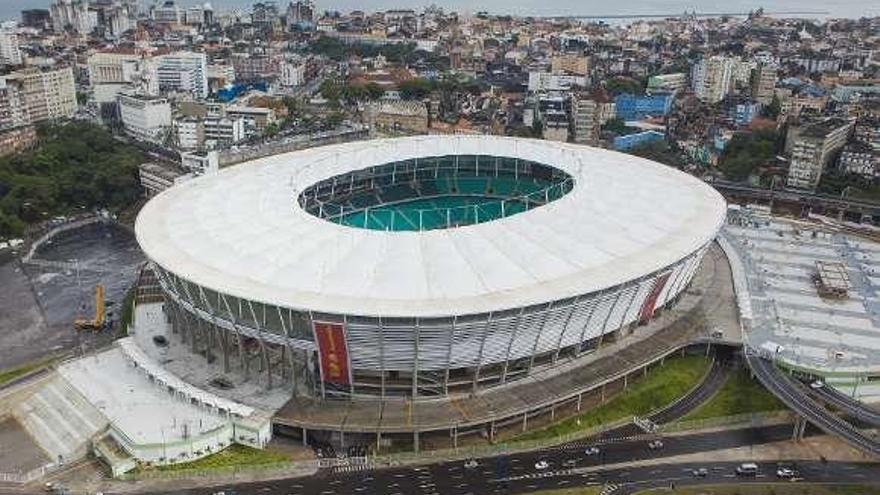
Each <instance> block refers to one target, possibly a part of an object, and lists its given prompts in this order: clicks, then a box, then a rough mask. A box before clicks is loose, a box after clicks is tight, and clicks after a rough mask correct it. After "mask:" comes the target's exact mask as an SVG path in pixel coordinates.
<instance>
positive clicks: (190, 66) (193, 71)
mask: <svg viewBox="0 0 880 495" xmlns="http://www.w3.org/2000/svg"><path fill="white" fill-rule="evenodd" d="M155 60H156V73H157V75H158V79H159V89H160V90H161V91H164V92H174V93H189V94H191V95H192V96H193V97H195V98H207V97H208V59H207V57H206V56H205V54H204V53H195V52H176V53H171V54H168V55H162V56H159V57H156V59H155Z"/></svg>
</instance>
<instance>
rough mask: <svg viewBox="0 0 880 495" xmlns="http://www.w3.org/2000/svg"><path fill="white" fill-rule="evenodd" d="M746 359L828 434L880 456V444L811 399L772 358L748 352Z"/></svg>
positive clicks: (770, 385) (786, 400)
mask: <svg viewBox="0 0 880 495" xmlns="http://www.w3.org/2000/svg"><path fill="white" fill-rule="evenodd" d="M746 354H747V357H746V360H747V361H748V363H749V367H750V368H751V369H752V371H753V372H754V373H755V376H756V377H757V378H758V380H759V381H760V382H761V383H762V384H763V385H764V386H765V387H767V390H769V391H770V392H771V393H772V394H773V395H775V396H776V397H778V398H779V399H780V400H781V401H782V402H783V403H785V405H786V406H788V407H789V408H791V409H792V410H793V411H795V412H797V413H798V414H800V415H801V416H803V417H804V418H806V419H807V420H808V421H809V422H810V423H812V424H814V425H816V426H818V427H819V428H820V429H822V431H824V432H826V433H828V434H829V435H834V436H837V437H838V438H840V439H842V440H844V441H846V442H848V443H849V444H851V445H852V446H854V447H856V448H858V449H859V450H861V451H863V452H866V453H869V454H873V455H875V456H880V443H878V442H877V441H876V440H875V439H873V438H871V437H870V436H868V435H866V434H864V433H862V432H861V431H860V430H859V429H858V428H856V427H855V426H853V425H851V424H850V423H848V422H846V421H845V420H843V419H842V418H839V417H837V416H835V415H834V414H832V413H831V412H830V411H828V410H827V409H825V407H824V406H822V405H821V404H819V403H818V402H816V401H815V400H813V399H811V398H810V397H809V396H808V395H807V394H806V392H805V391H804V390H803V388H802V387H801V386H800V385H799V384H798V383H797V382H795V380H794V379H792V378H790V377H789V376H788V375H787V374H785V372H783V371H781V370H780V369H779V368H777V367H776V366H775V365H774V364H773V363H772V362H771V361H769V360H767V359H764V358H763V357H760V356H758V355H756V354H754V353H750V352H747V353H746Z"/></svg>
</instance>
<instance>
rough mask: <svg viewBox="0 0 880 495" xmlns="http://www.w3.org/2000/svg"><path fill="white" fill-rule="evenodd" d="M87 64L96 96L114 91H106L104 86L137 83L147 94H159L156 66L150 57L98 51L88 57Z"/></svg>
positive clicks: (141, 90) (142, 91)
mask: <svg viewBox="0 0 880 495" xmlns="http://www.w3.org/2000/svg"><path fill="white" fill-rule="evenodd" d="M86 66H87V67H88V71H89V83H90V84H91V86H92V89H93V90H94V92H95V94H96V96H97V94H98V93H102V94H103V93H108V92H109V93H112V92H113V91H112V90H110V91H105V90H104V88H103V87H104V86H114V87H122V86H124V85H135V86H136V87H137V88H138V89H139V90H140V92H141V93H143V94H146V95H150V96H157V95H158V94H159V80H158V76H157V74H156V66H155V63H154V62H153V60H152V59H150V58H143V57H141V56H140V55H135V54H131V53H115V52H98V53H95V54H92V55H91V56H90V57H89V58H88V60H87V62H86ZM96 99H97V98H96ZM114 99H115V96H114Z"/></svg>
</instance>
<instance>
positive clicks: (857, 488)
mask: <svg viewBox="0 0 880 495" xmlns="http://www.w3.org/2000/svg"><path fill="white" fill-rule="evenodd" d="M637 495H880V487H877V486H871V485H825V484H822V485H818V484H809V483H794V484H792V483H739V484H730V485H695V486H688V487H682V488H676V489H675V490H670V489H668V488H656V489H653V490H645V491H641V492H638V493H637Z"/></svg>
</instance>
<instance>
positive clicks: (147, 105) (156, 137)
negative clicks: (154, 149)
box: [117, 94, 171, 144]
mask: <svg viewBox="0 0 880 495" xmlns="http://www.w3.org/2000/svg"><path fill="white" fill-rule="evenodd" d="M117 98H118V100H117V102H118V104H119V116H120V118H121V119H122V126H123V128H124V129H125V132H126V133H127V134H128V135H129V136H131V137H133V138H135V139H137V140H139V141H145V142H148V143H155V144H162V143H163V142H164V141H165V138H166V137H167V133H168V131H169V129H170V128H171V104H170V103H169V102H168V100H167V99H165V98H156V97H150V96H141V95H136V94H120V95H119V96H118V97H117Z"/></svg>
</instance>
